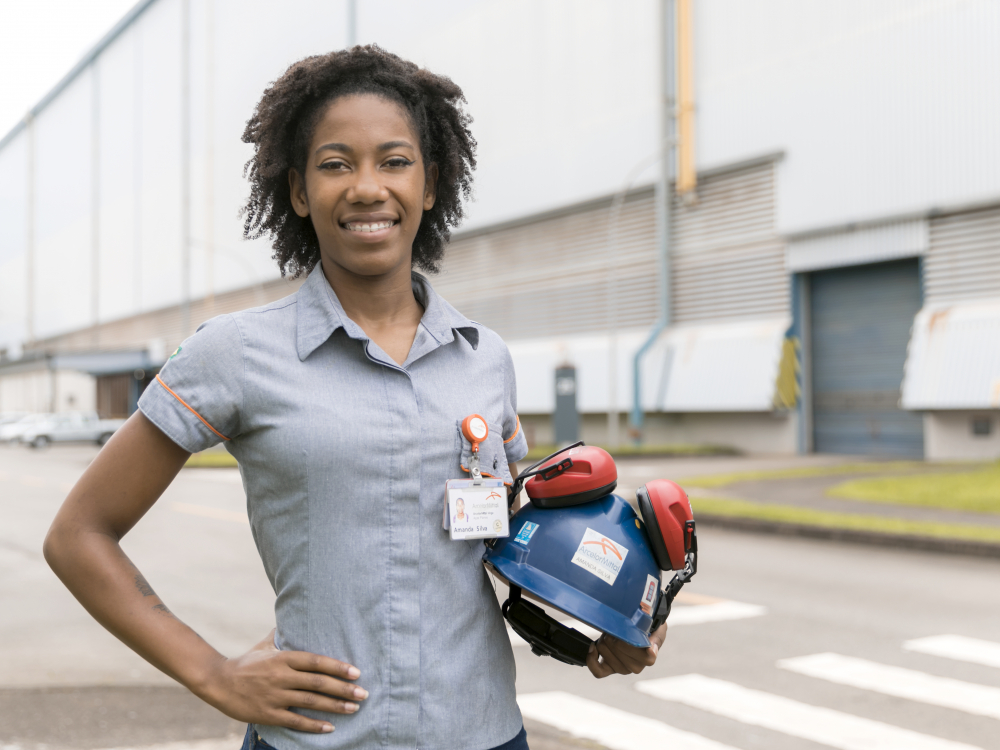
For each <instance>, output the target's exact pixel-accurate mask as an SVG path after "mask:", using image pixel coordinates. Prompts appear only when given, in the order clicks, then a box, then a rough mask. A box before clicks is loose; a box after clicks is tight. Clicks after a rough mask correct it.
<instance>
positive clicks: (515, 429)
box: [503, 414, 521, 445]
mask: <svg viewBox="0 0 1000 750" xmlns="http://www.w3.org/2000/svg"><path fill="white" fill-rule="evenodd" d="M514 419H516V420H517V427H516V428H514V434H513V435H511V436H510V437H509V438H507V439H506V440H504V441H503V444H504V445H507V443H509V442H510V441H511V440H513V439H514V438H516V437H517V433H519V432H520V431H521V418H520V417H519V416H517V415H516V414H515V415H514Z"/></svg>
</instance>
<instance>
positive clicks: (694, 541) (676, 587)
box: [650, 521, 698, 632]
mask: <svg viewBox="0 0 1000 750" xmlns="http://www.w3.org/2000/svg"><path fill="white" fill-rule="evenodd" d="M684 535H685V536H686V537H687V539H688V549H687V554H686V555H685V556H684V567H683V568H682V569H681V570H679V571H677V573H675V574H674V577H673V578H671V579H670V583H668V584H667V587H666V588H665V589H664V590H663V591H662V593H661V594H660V602H659V604H657V605H656V612H655V613H654V614H653V625H652V626H651V627H650V632H652V631H654V630H656V629H657V628H659V627H660V626H661V625H663V623H665V622H666V621H667V617H669V615H670V607H671V606H672V605H673V603H674V599H675V598H676V597H677V594H679V593H680V590H681V589H682V588H683V587H684V584H685V583H687V582H688V581H690V580H691V578H692V577H693V576H694V574H695V573H697V572H698V535H697V534H695V524H694V521H688V522H687V523H686V524H685V529H684Z"/></svg>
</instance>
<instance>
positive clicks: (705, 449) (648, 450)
mask: <svg viewBox="0 0 1000 750" xmlns="http://www.w3.org/2000/svg"><path fill="white" fill-rule="evenodd" d="M598 447H600V448H604V450H606V451H607V452H608V453H610V454H611V455H612V456H614V457H615V458H622V457H625V456H735V455H738V452H737V451H735V450H733V449H732V448H728V447H726V446H724V445H688V444H686V443H671V444H669V445H620V446H618V447H617V448H609V447H608V446H606V445H601V446H598ZM557 450H558V446H555V445H536V446H535V447H534V448H531V449H529V450H528V455H527V456H526V457H525V458H524V460H525V461H540V460H541V459H543V458H545V457H546V456H548V455H549V454H550V453H554V452H555V451H557Z"/></svg>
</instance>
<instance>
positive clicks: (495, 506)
mask: <svg viewBox="0 0 1000 750" xmlns="http://www.w3.org/2000/svg"><path fill="white" fill-rule="evenodd" d="M443 526H444V528H445V529H447V530H448V532H449V534H450V535H451V538H452V539H455V540H461V539H496V538H497V537H505V536H509V535H510V525H509V524H508V521H507V488H506V487H505V486H504V483H503V482H502V481H501V480H499V479H485V478H484V479H481V480H480V481H479V483H476V480H474V479H449V480H448V481H447V482H445V502H444V524H443Z"/></svg>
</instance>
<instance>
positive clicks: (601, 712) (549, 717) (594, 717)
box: [517, 692, 734, 750]
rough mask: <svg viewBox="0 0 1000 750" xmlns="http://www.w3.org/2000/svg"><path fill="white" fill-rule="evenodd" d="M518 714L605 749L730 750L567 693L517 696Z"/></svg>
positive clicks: (731, 749)
mask: <svg viewBox="0 0 1000 750" xmlns="http://www.w3.org/2000/svg"><path fill="white" fill-rule="evenodd" d="M517 703H518V705H519V706H520V707H521V714H522V715H524V716H526V717H527V718H529V719H533V720H535V721H540V722H542V723H543V724H548V725H549V726H552V727H555V728H556V729H561V730H562V731H564V732H568V733H569V734H571V735H573V736H574V737H581V738H583V739H587V740H593V741H594V742H599V743H600V744H602V745H603V746H604V747H606V748H608V749H609V750H636V748H642V747H649V748H670V750H734V749H733V748H732V747H731V746H730V745H723V744H722V743H720V742H715V741H714V740H710V739H707V738H706V737H702V736H701V735H698V734H692V733H691V732H685V731H683V730H680V729H674V728H673V727H672V726H670V725H669V724H664V723H663V722H662V721H657V720H656V719H650V718H647V717H645V716H638V715H637V714H632V713H629V712H628V711H622V710H620V709H617V708H612V707H611V706H605V705H604V704H602V703H597V702H595V701H591V700H587V699H586V698H580V697H578V696H575V695H571V694H569V693H562V692H551V693H528V694H526V695H518V696H517Z"/></svg>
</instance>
